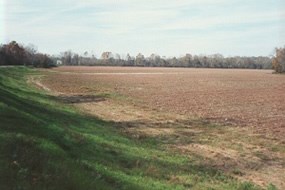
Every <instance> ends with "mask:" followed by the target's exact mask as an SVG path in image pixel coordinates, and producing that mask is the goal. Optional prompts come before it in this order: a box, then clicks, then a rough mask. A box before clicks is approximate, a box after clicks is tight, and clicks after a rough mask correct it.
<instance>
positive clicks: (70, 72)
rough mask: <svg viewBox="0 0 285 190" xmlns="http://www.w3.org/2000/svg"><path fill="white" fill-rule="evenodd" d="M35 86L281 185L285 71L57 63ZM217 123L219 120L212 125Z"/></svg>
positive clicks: (126, 127) (243, 175) (240, 174)
mask: <svg viewBox="0 0 285 190" xmlns="http://www.w3.org/2000/svg"><path fill="white" fill-rule="evenodd" d="M43 74H45V75H46V77H44V78H41V80H40V81H39V79H38V80H37V82H36V84H37V86H40V87H41V88H43V87H44V88H45V89H50V90H51V91H52V92H53V93H54V94H55V95H56V96H58V98H59V100H60V101H63V102H65V103H71V104H74V105H76V106H77V107H79V108H80V109H82V110H83V111H85V112H87V113H90V114H94V115H96V116H97V117H101V118H103V119H105V120H112V121H115V122H116V123H117V124H118V127H121V128H122V131H123V132H124V133H126V134H128V135H130V136H132V137H134V138H139V139H143V138H145V137H148V138H150V137H153V138H159V139H161V142H162V143H163V144H165V148H166V149H167V150H168V151H175V152H176V151H177V152H178V153H182V154H187V155H188V154H189V155H196V156H197V157H199V158H202V159H198V160H197V161H198V162H203V164H205V165H209V167H214V168H217V169H219V170H222V171H224V172H226V173H228V174H229V175H233V176H235V177H236V178H239V179H241V180H251V181H253V182H254V183H256V184H259V185H261V186H264V187H265V186H267V185H268V184H269V183H273V184H274V185H276V186H277V187H279V188H280V189H285V183H284V182H285V175H284V174H285V140H284V135H285V76H283V75H276V74H272V71H269V70H238V69H237V70H233V69H185V68H183V69H182V68H134V67H132V68H129V67H59V68H55V69H52V70H49V71H48V72H47V71H43ZM217 123H218V125H216V124H217Z"/></svg>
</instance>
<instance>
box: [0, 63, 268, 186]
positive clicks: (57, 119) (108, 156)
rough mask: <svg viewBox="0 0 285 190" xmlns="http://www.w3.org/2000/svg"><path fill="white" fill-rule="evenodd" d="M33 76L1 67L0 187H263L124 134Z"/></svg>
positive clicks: (33, 73)
mask: <svg viewBox="0 0 285 190" xmlns="http://www.w3.org/2000/svg"><path fill="white" fill-rule="evenodd" d="M37 75H39V72H38V71H35V70H31V69H27V68H24V67H15V68H0V97H1V99H0V189H260V188H259V187H258V186H254V185H253V184H251V183H249V182H243V183H241V182H238V181H237V180H235V179H234V178H232V177H230V176H228V175H226V174H224V173H223V172H221V171H219V170H217V169H214V168H212V167H209V166H207V165H203V164H201V163H200V162H196V161H195V160H194V158H193V157H191V156H181V155H178V154H175V153H174V152H166V151H164V149H163V148H162V146H161V142H160V141H158V140H156V139H144V140H139V139H134V138H130V137H128V136H126V135H124V134H122V133H121V132H120V131H121V130H120V123H115V122H110V121H109V122H107V121H103V120H100V119H98V118H96V117H94V116H88V115H86V114H83V113H81V112H80V111H78V110H76V108H74V107H72V106H70V105H67V104H66V103H64V102H62V101H61V100H59V99H58V98H56V97H53V96H50V95H47V94H46V93H44V92H42V91H40V90H37V89H36V88H34V87H31V86H30V85H28V84H27V81H28V80H29V77H31V76H37ZM114 126H116V128H115V127H114ZM195 159H196V158H195ZM270 188H271V186H270ZM272 188H273V186H272Z"/></svg>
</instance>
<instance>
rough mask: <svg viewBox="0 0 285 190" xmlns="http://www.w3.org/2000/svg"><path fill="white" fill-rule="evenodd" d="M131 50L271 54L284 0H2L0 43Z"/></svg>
mask: <svg viewBox="0 0 285 190" xmlns="http://www.w3.org/2000/svg"><path fill="white" fill-rule="evenodd" d="M12 40H16V41H17V42H19V43H21V44H25V45H28V44H34V45H35V46H37V49H38V51H40V52H43V53H48V54H59V53H60V52H63V51H65V50H72V51H74V52H78V53H80V54H83V52H85V51H88V52H89V53H90V54H91V53H92V54H95V55H96V56H100V55H101V53H102V52H104V51H111V52H114V53H119V54H126V53H130V54H131V55H133V56H135V55H137V54H138V53H143V54H144V55H145V56H149V55H150V54H151V53H156V54H159V55H164V56H182V55H185V54H186V53H191V54H198V55H199V54H206V55H210V54H215V53H220V54H223V55H224V56H236V55H240V56H270V55H272V54H273V53H274V48H275V47H283V46H284V45H285V1H284V0H100V1H99V0H81V1H80V0H48V1H43V0H39V1H34V0H0V43H2V44H3V43H7V42H9V41H12Z"/></svg>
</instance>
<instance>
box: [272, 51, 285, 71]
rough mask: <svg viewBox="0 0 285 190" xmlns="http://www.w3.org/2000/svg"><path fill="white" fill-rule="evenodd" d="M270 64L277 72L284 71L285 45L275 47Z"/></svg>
mask: <svg viewBox="0 0 285 190" xmlns="http://www.w3.org/2000/svg"><path fill="white" fill-rule="evenodd" d="M272 66H273V69H274V70H275V71H276V72H277V73H283V72H285V47H284V48H276V50H275V57H274V58H273V61H272Z"/></svg>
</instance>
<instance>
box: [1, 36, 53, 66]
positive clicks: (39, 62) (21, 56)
mask: <svg viewBox="0 0 285 190" xmlns="http://www.w3.org/2000/svg"><path fill="white" fill-rule="evenodd" d="M0 65H26V66H33V67H43V68H48V67H52V66H55V63H54V61H53V60H52V58H51V57H50V56H49V55H47V54H42V53H39V52H37V50H36V48H35V46H33V45H28V46H23V45H20V44H18V43H17V42H16V41H12V42H10V43H8V44H1V45H0Z"/></svg>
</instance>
